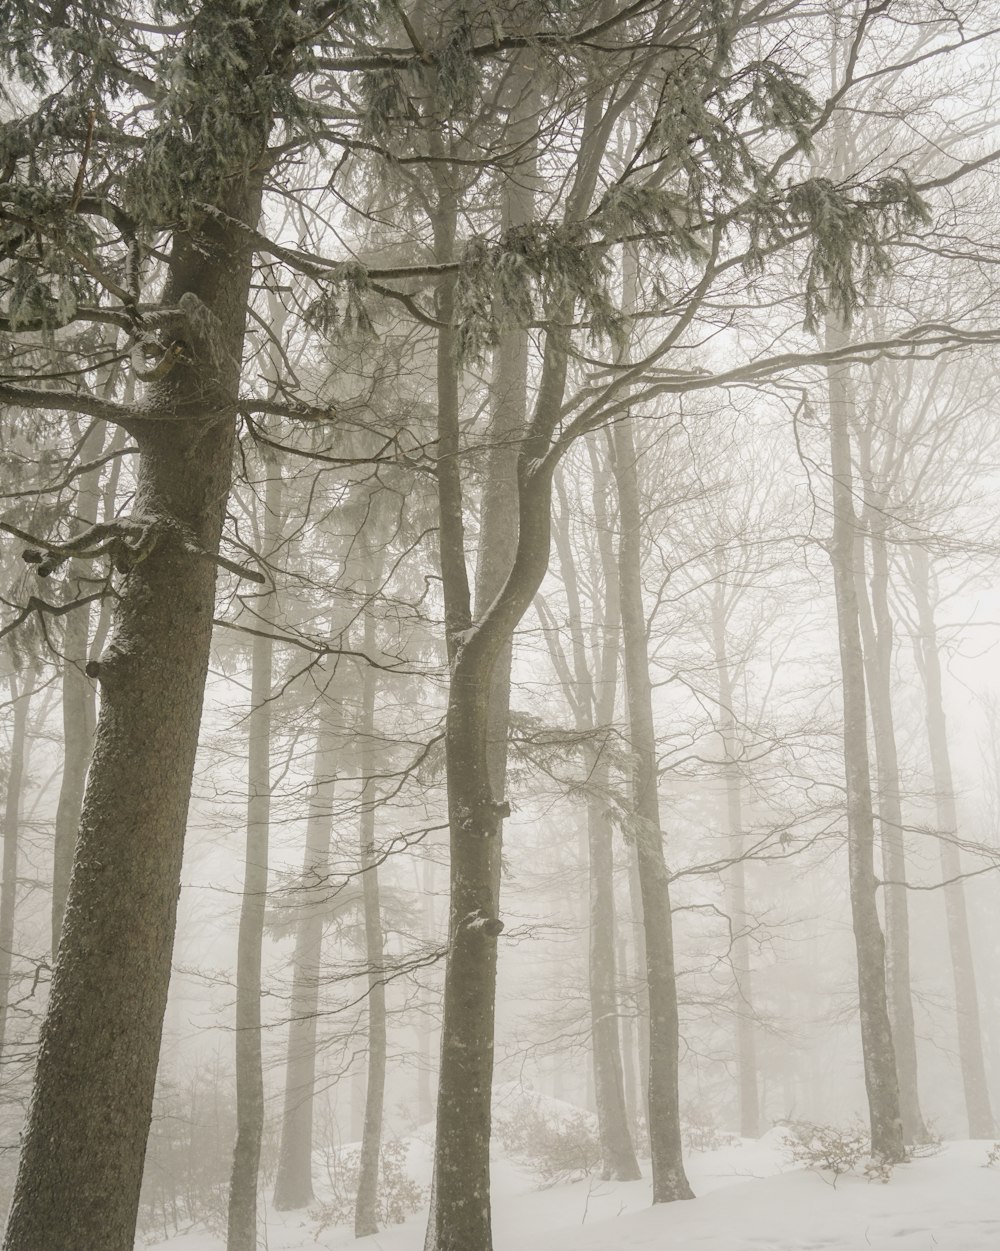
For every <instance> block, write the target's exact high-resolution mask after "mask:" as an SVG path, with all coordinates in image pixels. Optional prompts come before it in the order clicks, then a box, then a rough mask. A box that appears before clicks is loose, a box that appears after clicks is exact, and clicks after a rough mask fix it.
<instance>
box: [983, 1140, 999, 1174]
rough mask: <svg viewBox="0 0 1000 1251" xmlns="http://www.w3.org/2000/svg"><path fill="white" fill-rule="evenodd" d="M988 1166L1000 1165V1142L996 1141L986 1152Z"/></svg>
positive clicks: (996, 1166) (995, 1166)
mask: <svg viewBox="0 0 1000 1251" xmlns="http://www.w3.org/2000/svg"><path fill="white" fill-rule="evenodd" d="M985 1167H986V1168H998V1167H1000V1142H995V1143H994V1144H993V1146H992V1147H990V1149H989V1151H988V1152H987V1153H986V1165H985Z"/></svg>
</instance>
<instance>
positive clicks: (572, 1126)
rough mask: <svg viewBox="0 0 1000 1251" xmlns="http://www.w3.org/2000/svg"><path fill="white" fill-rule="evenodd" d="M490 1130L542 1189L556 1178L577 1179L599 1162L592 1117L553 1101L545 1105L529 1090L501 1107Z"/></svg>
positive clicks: (557, 1179) (596, 1137)
mask: <svg viewBox="0 0 1000 1251" xmlns="http://www.w3.org/2000/svg"><path fill="white" fill-rule="evenodd" d="M494 1132H495V1134H496V1138H497V1141H498V1142H499V1143H500V1145H501V1146H502V1147H503V1149H504V1151H505V1152H506V1153H507V1154H508V1155H509V1156H510V1157H511V1158H512V1159H514V1160H517V1161H518V1162H520V1163H521V1164H524V1165H526V1166H527V1167H528V1168H530V1169H531V1170H532V1171H533V1172H534V1173H536V1174H537V1176H538V1179H539V1187H540V1189H543V1190H544V1189H546V1188H547V1187H548V1186H554V1185H556V1184H557V1183H559V1182H567V1181H579V1180H580V1179H581V1178H584V1177H587V1176H589V1175H590V1174H591V1173H592V1172H593V1171H594V1170H595V1169H596V1168H597V1167H598V1166H599V1165H600V1163H601V1143H600V1139H599V1138H598V1135H597V1125H596V1121H595V1118H594V1117H593V1116H591V1115H590V1113H588V1112H583V1111H581V1110H578V1109H573V1108H571V1107H570V1106H569V1105H560V1104H557V1103H555V1101H553V1103H552V1105H551V1106H548V1107H547V1106H546V1105H545V1104H544V1103H543V1101H542V1099H541V1097H540V1096H538V1095H533V1094H531V1093H530V1092H526V1093H525V1094H523V1095H521V1096H520V1097H519V1098H518V1099H517V1100H515V1101H514V1102H513V1103H512V1104H509V1105H507V1106H506V1107H505V1108H504V1109H503V1112H502V1114H501V1115H500V1116H498V1117H497V1118H496V1119H495V1124H494Z"/></svg>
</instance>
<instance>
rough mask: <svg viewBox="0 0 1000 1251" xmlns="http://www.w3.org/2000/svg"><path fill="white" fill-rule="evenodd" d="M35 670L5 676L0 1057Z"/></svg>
mask: <svg viewBox="0 0 1000 1251" xmlns="http://www.w3.org/2000/svg"><path fill="white" fill-rule="evenodd" d="M34 685H35V670H34V667H33V666H32V667H30V668H29V669H28V670H27V672H26V673H25V674H24V675H23V676H21V677H20V678H19V677H18V676H17V675H15V674H11V675H10V677H9V679H8V687H9V689H10V703H11V708H12V710H13V713H14V716H13V722H12V725H11V733H10V756H9V758H8V762H7V790H6V795H5V796H4V806H3V881H2V883H0V1061H2V1060H3V1055H4V1049H5V1047H6V1044H7V1017H8V1013H9V1012H10V992H11V972H12V969H13V965H14V914H15V912H16V911H17V868H18V859H19V854H20V843H21V793H22V791H23V789H24V775H25V771H26V769H27V761H28V753H29V750H30V745H29V743H28V713H29V711H30V708H31V696H32V695H33V694H34Z"/></svg>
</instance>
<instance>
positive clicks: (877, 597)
mask: <svg viewBox="0 0 1000 1251" xmlns="http://www.w3.org/2000/svg"><path fill="white" fill-rule="evenodd" d="M885 507H886V501H885V500H884V499H882V498H880V497H877V496H876V494H875V489H874V484H873V482H872V480H871V474H870V473H868V474H865V513H866V516H867V518H868V533H869V537H870V543H871V552H872V575H871V587H870V597H869V589H868V587H867V586H866V584H865V577H864V570H865V564H864V542H863V539H861V541H860V546H859V552H858V559H857V566H858V586H857V596H858V608H859V623H860V626H861V636H862V645H863V649H864V668H865V680H866V684H867V689H868V699H869V703H870V707H871V722H872V738H873V741H874V744H875V767H876V773H877V776H878V810H879V833H880V836H881V842H882V865H883V874H884V877H885V878H886V885H885V886H884V887H883V889H884V892H885V937H886V978H887V982H888V995H889V1013H890V1019H891V1023H892V1040H893V1043H894V1045H895V1051H896V1071H897V1074H898V1077H899V1109H900V1116H901V1118H902V1122H903V1141H904V1142H906V1143H918V1142H926V1141H927V1127H926V1126H925V1125H924V1119H923V1115H922V1114H921V1111H920V1093H919V1084H918V1080H917V1040H916V1034H915V1031H914V1024H913V998H912V994H911V989H910V908H909V897H908V892H907V885H906V849H905V845H904V842H903V812H902V802H901V793H900V784H899V761H898V756H897V752H896V728H895V724H894V719H893V708H892V653H893V622H892V614H891V610H890V608H889V558H888V551H887V548H886V539H885V529H884V523H883V520H882V518H883V517H884V516H885Z"/></svg>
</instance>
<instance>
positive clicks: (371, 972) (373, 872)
mask: <svg viewBox="0 0 1000 1251" xmlns="http://www.w3.org/2000/svg"><path fill="white" fill-rule="evenodd" d="M361 549H362V555H363V558H364V560H365V565H366V574H367V575H368V577H369V582H368V589H367V597H366V598H367V603H368V607H367V608H366V610H365V622H364V652H365V655H366V656H374V655H375V654H376V650H377V647H376V638H375V618H374V615H373V613H372V609H371V599H372V595H373V594H374V591H375V587H376V585H377V583H378V581H379V578H380V576H381V573H380V569H379V570H373V569H372V568H371V562H372V557H371V554H370V552H369V550H368V544H367V543H366V542H365V540H364V538H362V539H361ZM378 563H379V565H380V564H381V562H378ZM377 685H378V683H377V678H376V671H375V670H374V669H373V668H372V667H371V666H370V665H366V666H365V670H364V674H363V677H362V688H361V716H360V722H359V726H358V732H359V735H360V739H361V750H360V758H361V822H360V824H361V831H360V833H361V845H360V862H361V883H362V890H363V895H364V917H365V958H366V960H367V963H368V1084H367V1087H366V1090H365V1120H364V1129H363V1130H362V1135H361V1159H360V1170H359V1174H358V1194H357V1201H356V1203H355V1208H354V1235H355V1237H356V1238H364V1237H366V1236H367V1235H368V1234H375V1233H378V1178H379V1163H380V1161H381V1156H382V1108H383V1104H384V1102H385V1070H386V1016H385V951H384V943H383V937H382V906H381V900H380V897H379V878H378V861H377V858H376V855H375V812H376V804H377V799H378V795H377V784H376V782H375V750H374V739H375V694H376V688H377Z"/></svg>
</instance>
